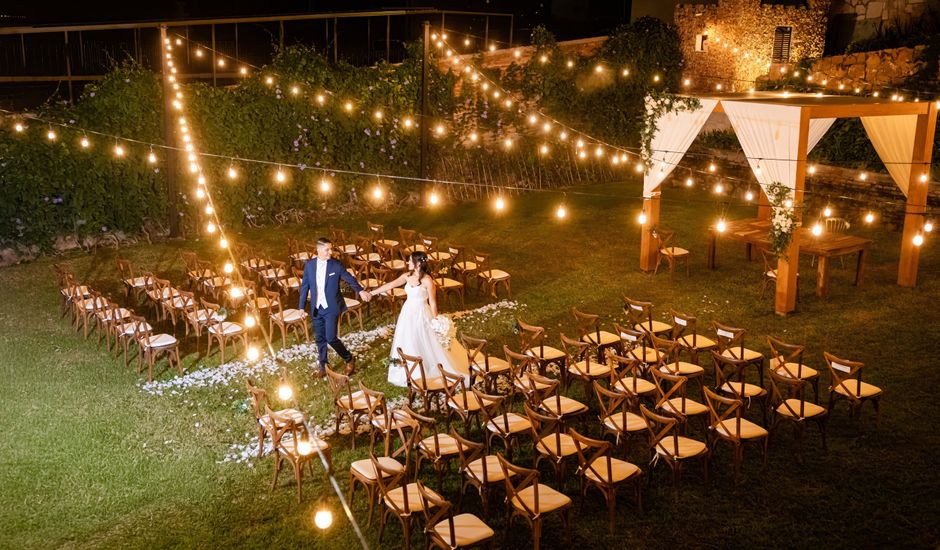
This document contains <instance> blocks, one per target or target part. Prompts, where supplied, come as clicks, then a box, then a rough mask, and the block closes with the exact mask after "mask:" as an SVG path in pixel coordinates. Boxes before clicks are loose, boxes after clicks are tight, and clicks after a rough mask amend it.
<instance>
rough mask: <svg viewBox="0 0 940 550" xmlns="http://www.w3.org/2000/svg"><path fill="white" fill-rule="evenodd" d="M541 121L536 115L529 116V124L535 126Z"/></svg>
mask: <svg viewBox="0 0 940 550" xmlns="http://www.w3.org/2000/svg"><path fill="white" fill-rule="evenodd" d="M538 121H539V117H537V116H535V115H529V124H535V123H536V122H538Z"/></svg>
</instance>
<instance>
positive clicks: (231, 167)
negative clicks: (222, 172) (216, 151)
mask: <svg viewBox="0 0 940 550" xmlns="http://www.w3.org/2000/svg"><path fill="white" fill-rule="evenodd" d="M227 175H228V179H230V180H233V179H235V178H237V177H238V172H237V171H236V170H235V165H234V164H229V165H228V170H227Z"/></svg>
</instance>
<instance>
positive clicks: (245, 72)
mask: <svg viewBox="0 0 940 550" xmlns="http://www.w3.org/2000/svg"><path fill="white" fill-rule="evenodd" d="M238 72H239V73H241V74H242V75H246V74H248V67H242V68H240V69H238Z"/></svg>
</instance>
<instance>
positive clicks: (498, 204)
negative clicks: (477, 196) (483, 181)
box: [494, 197, 506, 210]
mask: <svg viewBox="0 0 940 550" xmlns="http://www.w3.org/2000/svg"><path fill="white" fill-rule="evenodd" d="M494 206H495V207H496V210H503V209H504V208H506V201H505V200H503V198H502V197H496V203H495V204H494Z"/></svg>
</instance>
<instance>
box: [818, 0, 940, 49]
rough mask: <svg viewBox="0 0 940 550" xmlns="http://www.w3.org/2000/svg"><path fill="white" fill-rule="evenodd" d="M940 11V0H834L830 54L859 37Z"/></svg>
mask: <svg viewBox="0 0 940 550" xmlns="http://www.w3.org/2000/svg"><path fill="white" fill-rule="evenodd" d="M931 11H932V12H934V13H940V0H832V8H831V9H830V10H829V36H828V37H827V38H826V53H827V54H834V55H838V54H841V53H844V52H845V48H846V46H848V45H849V44H850V43H852V42H854V41H856V40H862V39H865V38H869V37H871V36H873V35H875V34H876V32H877V31H878V30H879V29H881V28H884V27H887V26H895V25H901V26H902V27H903V25H906V24H909V23H912V22H914V21H916V20H917V19H918V18H921V17H927V15H928V13H929V12H931Z"/></svg>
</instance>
